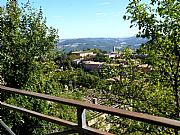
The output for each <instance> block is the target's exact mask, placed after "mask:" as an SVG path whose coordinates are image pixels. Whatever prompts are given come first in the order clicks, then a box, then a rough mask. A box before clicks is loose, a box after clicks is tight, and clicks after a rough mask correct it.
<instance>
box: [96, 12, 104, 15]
mask: <svg viewBox="0 0 180 135" xmlns="http://www.w3.org/2000/svg"><path fill="white" fill-rule="evenodd" d="M96 15H105V14H104V13H102V12H97V13H96Z"/></svg>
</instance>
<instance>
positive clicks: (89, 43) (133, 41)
mask: <svg viewBox="0 0 180 135" xmlns="http://www.w3.org/2000/svg"><path fill="white" fill-rule="evenodd" d="M145 42H147V40H146V39H142V38H136V37H129V38H78V39H62V40H59V43H58V47H59V48H61V49H64V50H65V52H69V51H73V50H85V49H87V48H90V49H91V48H99V49H101V50H104V51H107V52H110V51H112V49H113V46H115V47H116V48H117V49H120V50H123V48H125V47H129V48H131V49H137V48H139V47H140V45H141V44H142V43H145Z"/></svg>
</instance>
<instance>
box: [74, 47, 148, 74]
mask: <svg viewBox="0 0 180 135" xmlns="http://www.w3.org/2000/svg"><path fill="white" fill-rule="evenodd" d="M72 54H75V55H77V56H79V59H75V60H73V61H72V63H73V64H76V65H78V64H80V63H81V64H82V65H83V67H84V69H85V70H86V71H93V70H99V69H100V68H101V66H102V65H107V66H109V67H119V68H126V67H128V63H127V61H126V60H125V59H122V58H121V57H122V55H121V54H120V53H119V52H117V51H116V49H115V47H113V51H112V52H110V53H106V54H104V55H105V56H107V57H108V58H111V59H113V63H111V64H107V63H105V62H97V61H96V62H95V61H93V60H86V57H91V58H93V57H95V56H96V54H94V53H93V52H88V51H75V52H72ZM135 56H136V57H137V58H139V57H140V58H144V57H146V56H147V55H142V54H136V55H135ZM131 61H132V62H133V63H134V64H135V65H136V67H137V69H138V70H142V71H144V72H146V71H150V70H151V66H149V65H148V64H140V63H139V61H138V60H137V59H131Z"/></svg>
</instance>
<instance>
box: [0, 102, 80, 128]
mask: <svg viewBox="0 0 180 135" xmlns="http://www.w3.org/2000/svg"><path fill="white" fill-rule="evenodd" d="M0 106H2V107H5V108H8V109H11V110H15V111H19V112H22V113H26V114H29V115H31V116H35V117H37V118H40V119H43V120H46V121H49V122H53V123H56V124H59V125H62V126H67V127H70V128H72V129H75V130H77V124H76V123H73V122H70V121H66V120H62V119H59V118H56V117H52V116H48V115H45V114H41V113H38V112H35V111H31V110H27V109H24V108H20V107H16V106H13V105H9V104H6V103H4V102H0Z"/></svg>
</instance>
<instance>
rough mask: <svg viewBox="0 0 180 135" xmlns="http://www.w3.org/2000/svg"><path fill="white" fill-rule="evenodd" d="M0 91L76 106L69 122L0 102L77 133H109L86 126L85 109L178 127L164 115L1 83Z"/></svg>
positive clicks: (175, 122) (179, 124)
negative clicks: (87, 101) (73, 117)
mask: <svg viewBox="0 0 180 135" xmlns="http://www.w3.org/2000/svg"><path fill="white" fill-rule="evenodd" d="M0 92H9V93H15V94H21V95H26V96H30V97H36V98H39V99H44V100H48V101H53V102H57V103H62V104H65V105H70V106H74V107H76V108H77V117H78V123H77V124H76V123H72V122H69V121H65V120H62V119H58V118H54V117H50V116H47V115H44V114H40V113H37V112H34V111H30V110H27V109H24V108H20V107H16V106H12V105H9V104H6V103H2V102H1V103H0V106H2V107H6V108H9V109H13V110H16V111H20V112H23V113H28V114H29V115H32V116H35V117H38V118H41V119H44V120H47V121H50V122H54V123H56V124H59V125H65V126H68V127H70V128H72V129H74V130H75V131H76V132H77V133H79V134H84V133H87V134H99V135H100V134H101V135H102V134H110V133H107V132H102V131H100V130H97V129H94V128H90V127H87V125H86V115H85V109H88V110H93V111H97V112H103V113H107V114H111V115H116V116H120V117H125V118H129V119H133V120H137V121H142V122H146V123H151V124H155V125H159V126H165V127H169V128H173V129H176V130H179V129H180V121H177V120H172V119H168V118H164V117H158V116H153V115H148V114H143V113H138V112H132V111H127V110H122V109H117V108H111V107H106V106H102V105H96V104H90V103H85V102H81V101H77V100H72V99H64V98H60V97H56V96H50V95H47V94H41V93H36V92H30V91H25V90H19V89H14V88H9V87H5V86H1V85H0Z"/></svg>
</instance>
